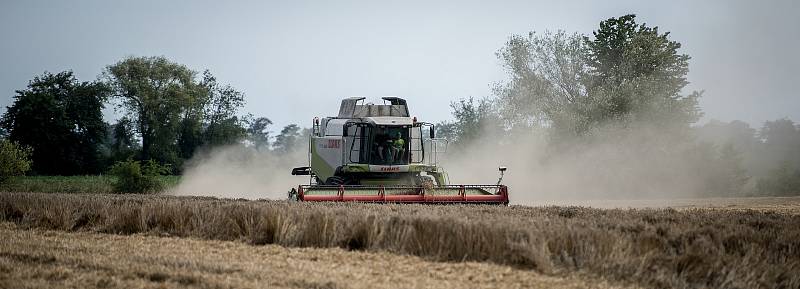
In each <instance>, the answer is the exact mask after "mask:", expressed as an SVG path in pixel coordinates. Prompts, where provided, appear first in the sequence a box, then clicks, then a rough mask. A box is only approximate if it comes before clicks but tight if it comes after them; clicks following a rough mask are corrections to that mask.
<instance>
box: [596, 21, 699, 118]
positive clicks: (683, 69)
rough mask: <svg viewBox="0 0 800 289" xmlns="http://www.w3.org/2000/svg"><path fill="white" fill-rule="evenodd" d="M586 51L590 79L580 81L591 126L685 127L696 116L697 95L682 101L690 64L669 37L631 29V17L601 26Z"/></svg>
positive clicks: (633, 24) (637, 26)
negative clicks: (620, 122)
mask: <svg viewBox="0 0 800 289" xmlns="http://www.w3.org/2000/svg"><path fill="white" fill-rule="evenodd" d="M592 34H593V36H594V37H593V38H589V37H585V39H584V40H585V42H586V45H587V46H588V50H587V51H588V55H587V59H588V66H589V68H590V72H589V74H588V75H589V76H588V77H586V78H585V79H584V81H585V83H586V86H587V90H588V93H589V95H590V96H591V97H592V98H593V99H597V100H602V101H595V102H594V104H595V105H593V106H592V110H591V113H589V114H588V115H587V116H588V117H589V121H590V122H598V123H599V122H605V121H608V120H630V121H634V122H635V121H647V122H649V123H656V124H658V123H662V124H668V125H673V124H674V125H677V126H680V127H684V128H685V127H688V125H689V124H691V123H693V122H695V121H697V119H698V118H699V117H700V115H701V113H700V111H699V109H698V107H697V99H698V98H699V97H700V96H701V93H700V92H693V93H691V94H689V95H681V90H682V89H683V88H684V87H685V86H686V85H687V84H688V81H687V80H686V74H687V73H688V72H689V59H690V57H689V56H688V55H686V54H680V53H679V52H678V49H680V48H681V44H680V43H678V42H677V41H673V40H670V39H669V32H666V33H660V32H659V31H658V27H648V26H646V25H645V24H637V23H636V15H633V14H629V15H625V16H622V17H619V18H609V19H607V20H605V21H602V22H600V28H599V29H598V30H596V31H594V32H593V33H592Z"/></svg>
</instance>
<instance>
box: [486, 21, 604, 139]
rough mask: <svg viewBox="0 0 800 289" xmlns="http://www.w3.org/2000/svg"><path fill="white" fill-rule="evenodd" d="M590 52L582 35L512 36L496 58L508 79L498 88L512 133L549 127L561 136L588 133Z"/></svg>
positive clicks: (503, 111) (547, 33)
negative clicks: (515, 128)
mask: <svg viewBox="0 0 800 289" xmlns="http://www.w3.org/2000/svg"><path fill="white" fill-rule="evenodd" d="M586 53H587V51H586V46H585V45H584V42H583V38H582V37H581V35H579V34H568V33H566V32H564V31H558V32H555V33H552V32H544V33H542V34H538V33H535V32H531V33H529V34H528V35H526V36H521V35H514V36H511V38H510V39H509V41H508V42H507V43H506V45H505V46H504V47H503V48H502V49H500V51H499V52H498V53H497V57H498V58H499V59H500V60H501V61H502V63H503V66H504V68H505V69H506V71H507V72H508V74H509V80H508V82H506V83H505V84H502V85H498V86H496V87H495V89H494V90H495V95H496V96H498V97H499V98H500V100H501V101H500V103H501V110H502V115H503V117H504V119H505V120H506V121H507V124H508V125H510V126H511V127H519V126H521V127H548V128H551V129H552V130H553V131H554V132H556V133H558V134H564V133H566V134H580V133H581V132H582V131H585V130H586V122H585V118H586V117H587V116H586V115H587V110H586V109H585V108H583V107H582V106H583V105H585V104H586V103H587V102H589V101H587V98H588V95H587V92H586V88H585V85H584V83H583V82H582V79H583V78H584V77H585V76H586V71H587V70H588V66H587V65H586Z"/></svg>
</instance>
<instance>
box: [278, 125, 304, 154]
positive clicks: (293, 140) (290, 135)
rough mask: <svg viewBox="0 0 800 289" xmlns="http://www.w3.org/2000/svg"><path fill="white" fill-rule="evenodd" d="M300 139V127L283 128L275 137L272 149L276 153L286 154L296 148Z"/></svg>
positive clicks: (289, 126) (288, 126)
mask: <svg viewBox="0 0 800 289" xmlns="http://www.w3.org/2000/svg"><path fill="white" fill-rule="evenodd" d="M301 139H302V135H301V133H300V127H299V126H297V125H296V124H290V125H287V126H285V127H283V129H282V130H281V133H280V134H279V135H278V136H276V137H275V144H274V145H273V148H274V150H275V151H276V152H279V153H288V152H291V151H293V150H295V149H297V148H298V145H299V144H300V141H301Z"/></svg>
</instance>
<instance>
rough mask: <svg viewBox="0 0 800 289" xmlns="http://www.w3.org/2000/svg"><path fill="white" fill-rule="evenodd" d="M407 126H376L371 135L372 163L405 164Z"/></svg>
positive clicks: (407, 145)
mask: <svg viewBox="0 0 800 289" xmlns="http://www.w3.org/2000/svg"><path fill="white" fill-rule="evenodd" d="M408 131H409V130H408V128H407V127H392V126H378V127H376V128H375V130H374V132H375V133H374V134H373V137H372V154H371V158H370V164H373V165H407V164H408V161H409V153H408V148H409V141H408Z"/></svg>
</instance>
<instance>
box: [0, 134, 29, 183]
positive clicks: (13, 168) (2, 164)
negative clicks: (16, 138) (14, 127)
mask: <svg viewBox="0 0 800 289" xmlns="http://www.w3.org/2000/svg"><path fill="white" fill-rule="evenodd" d="M30 157H31V149H30V148H28V147H25V146H22V145H19V144H17V143H15V142H12V141H9V140H0V183H4V182H6V181H8V179H9V178H10V177H12V176H19V175H22V174H25V172H27V171H28V170H30V168H31V160H30Z"/></svg>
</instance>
